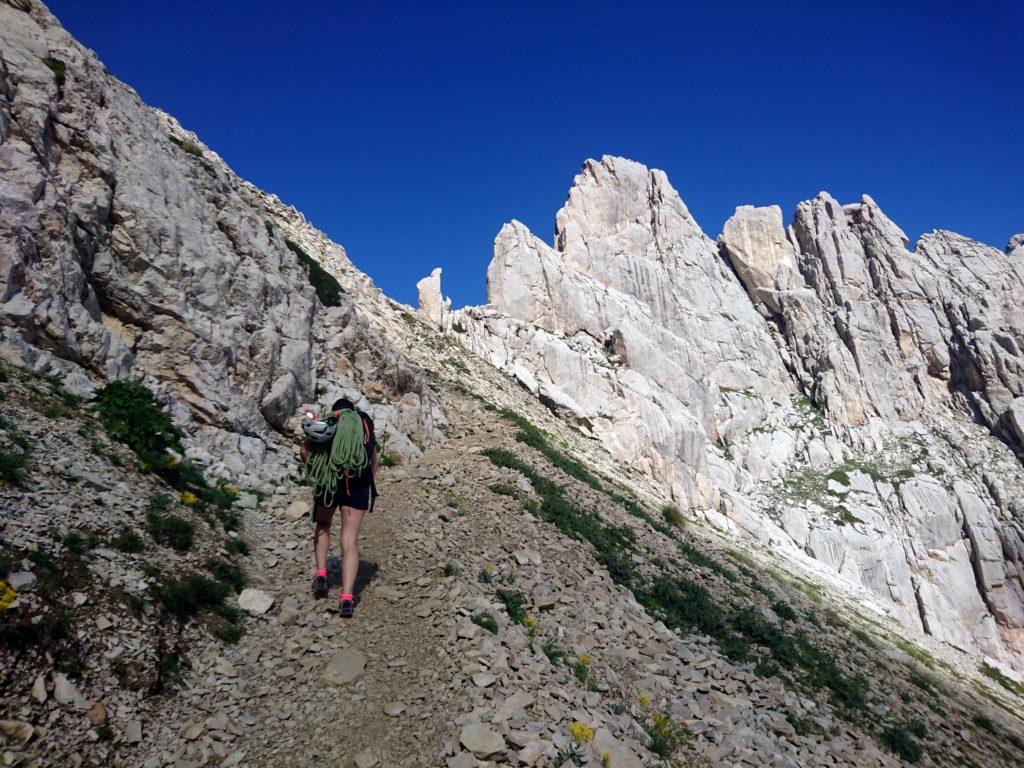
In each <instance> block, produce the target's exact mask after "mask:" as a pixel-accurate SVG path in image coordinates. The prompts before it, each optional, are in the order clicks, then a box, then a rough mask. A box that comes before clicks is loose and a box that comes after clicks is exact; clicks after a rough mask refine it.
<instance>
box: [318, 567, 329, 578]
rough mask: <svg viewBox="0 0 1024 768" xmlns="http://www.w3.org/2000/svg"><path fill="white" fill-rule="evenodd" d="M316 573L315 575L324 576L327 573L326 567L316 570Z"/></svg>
mask: <svg viewBox="0 0 1024 768" xmlns="http://www.w3.org/2000/svg"><path fill="white" fill-rule="evenodd" d="M316 575H317V576H326V575H327V569H326V568H321V569H320V570H319V571H317V572H316Z"/></svg>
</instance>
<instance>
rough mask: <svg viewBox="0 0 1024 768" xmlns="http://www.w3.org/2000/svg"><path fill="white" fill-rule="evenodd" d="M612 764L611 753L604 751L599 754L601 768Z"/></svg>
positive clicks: (608, 767) (607, 767) (609, 766)
mask: <svg viewBox="0 0 1024 768" xmlns="http://www.w3.org/2000/svg"><path fill="white" fill-rule="evenodd" d="M611 765H612V753H611V752H605V753H604V754H603V755H601V768H611Z"/></svg>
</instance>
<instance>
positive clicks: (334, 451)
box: [305, 408, 376, 503]
mask: <svg viewBox="0 0 1024 768" xmlns="http://www.w3.org/2000/svg"><path fill="white" fill-rule="evenodd" d="M326 420H327V421H330V422H333V424H334V426H335V432H334V438H333V439H332V440H331V442H330V443H329V444H324V445H323V446H321V447H320V449H319V450H310V451H309V454H308V457H307V459H306V464H305V469H306V477H307V479H308V480H309V481H310V482H311V483H312V484H313V485H314V486H315V488H316V489H317V492H318V493H317V495H318V496H320V497H322V499H323V501H324V503H327V502H328V501H329V500H330V499H331V498H333V496H334V494H335V491H336V490H337V488H338V482H339V481H340V480H341V479H344V480H345V484H346V486H347V485H348V482H349V481H350V480H352V479H357V478H361V477H363V474H364V473H370V472H371V470H370V460H371V459H372V457H373V449H374V446H375V445H376V439H375V436H374V429H373V422H372V421H371V420H370V417H369V416H367V415H366V414H365V413H363V412H362V411H356V410H353V409H350V408H345V409H343V410H340V411H334V412H333V413H331V414H330V415H329V416H328V417H327V418H326ZM370 482H371V484H373V475H372V473H371V474H370Z"/></svg>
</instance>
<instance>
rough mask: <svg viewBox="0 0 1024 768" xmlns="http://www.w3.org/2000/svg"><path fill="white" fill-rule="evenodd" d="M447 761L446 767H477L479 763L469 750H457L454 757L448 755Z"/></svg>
mask: <svg viewBox="0 0 1024 768" xmlns="http://www.w3.org/2000/svg"><path fill="white" fill-rule="evenodd" d="M447 763H448V768H477V766H479V765H480V761H479V760H477V759H476V758H475V757H473V756H472V755H471V754H469V752H459V754H457V755H455V756H454V757H449V758H448V760H447Z"/></svg>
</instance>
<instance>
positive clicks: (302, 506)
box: [284, 499, 312, 520]
mask: <svg viewBox="0 0 1024 768" xmlns="http://www.w3.org/2000/svg"><path fill="white" fill-rule="evenodd" d="M311 504H312V502H310V501H309V500H308V499H295V500H294V501H293V502H292V503H291V504H289V505H288V506H287V507H286V508H285V510H284V516H285V517H286V518H288V519H289V520H301V519H302V518H303V517H306V516H307V515H309V514H310V512H311V511H312V506H311Z"/></svg>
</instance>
